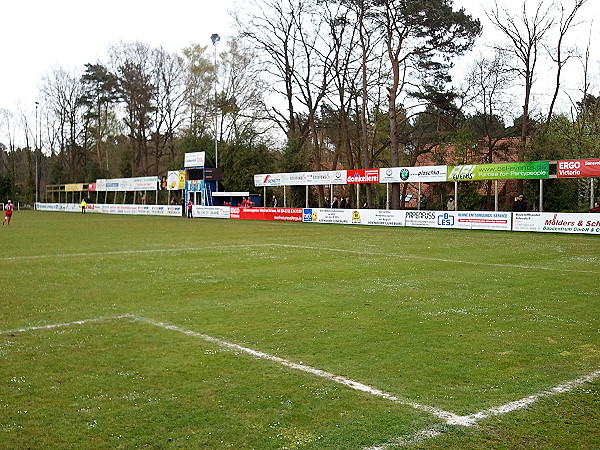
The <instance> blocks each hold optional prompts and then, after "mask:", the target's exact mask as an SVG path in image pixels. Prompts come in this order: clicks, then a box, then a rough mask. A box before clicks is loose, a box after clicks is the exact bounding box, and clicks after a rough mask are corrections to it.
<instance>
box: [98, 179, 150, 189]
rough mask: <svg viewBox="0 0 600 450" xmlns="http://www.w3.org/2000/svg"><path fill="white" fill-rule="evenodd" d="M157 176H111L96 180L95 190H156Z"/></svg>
mask: <svg viewBox="0 0 600 450" xmlns="http://www.w3.org/2000/svg"><path fill="white" fill-rule="evenodd" d="M157 189H158V177H135V178H112V179H108V180H96V191H98V192H102V191H109V192H129V191H156V190H157Z"/></svg>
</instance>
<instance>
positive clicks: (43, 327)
mask: <svg viewBox="0 0 600 450" xmlns="http://www.w3.org/2000/svg"><path fill="white" fill-rule="evenodd" d="M132 317H133V316H132V315H131V314H121V315H119V316H106V317H96V318H94V319H83V320H75V321H73V322H61V323H51V324H47V325H34V326H31V327H24V328H16V329H14V330H0V336H1V335H4V334H15V333H26V332H28V331H36V330H52V329H53V328H63V327H72V326H73V325H83V324H87V323H96V322H107V321H109V320H120V319H131V318H132Z"/></svg>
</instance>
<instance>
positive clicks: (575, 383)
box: [457, 370, 600, 426]
mask: <svg viewBox="0 0 600 450" xmlns="http://www.w3.org/2000/svg"><path fill="white" fill-rule="evenodd" d="M599 377H600V370H597V371H595V372H592V373H590V374H588V375H585V376H583V377H581V378H577V379H575V380H571V381H567V382H566V383H563V384H559V385H558V386H554V387H553V388H550V389H548V390H546V391H543V392H540V393H538V394H533V395H530V396H529V397H525V398H522V399H520V400H516V401H514V402H509V403H506V404H504V405H501V406H497V407H495V408H489V409H485V410H483V411H479V412H478V413H475V414H471V415H468V416H462V417H459V422H458V423H457V424H458V425H466V426H470V425H474V424H475V423H476V422H478V421H479V420H481V419H485V418H487V417H491V416H500V415H502V414H506V413H509V412H512V411H516V410H519V409H523V408H526V407H527V406H529V405H531V404H532V403H534V402H536V401H538V400H539V399H541V398H545V397H551V396H553V395H557V394H564V393H566V392H570V391H572V390H574V389H577V388H578V387H580V386H582V385H584V384H585V383H591V382H592V381H594V380H596V379H597V378H599Z"/></svg>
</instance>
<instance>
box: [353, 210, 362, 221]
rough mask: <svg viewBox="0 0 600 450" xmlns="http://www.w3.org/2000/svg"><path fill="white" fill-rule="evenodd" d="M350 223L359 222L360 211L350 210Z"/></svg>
mask: <svg viewBox="0 0 600 450" xmlns="http://www.w3.org/2000/svg"><path fill="white" fill-rule="evenodd" d="M352 223H360V212H358V211H352Z"/></svg>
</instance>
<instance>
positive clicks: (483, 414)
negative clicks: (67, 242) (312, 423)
mask: <svg viewBox="0 0 600 450" xmlns="http://www.w3.org/2000/svg"><path fill="white" fill-rule="evenodd" d="M119 319H130V320H132V321H137V322H142V323H146V324H150V325H154V326H157V327H160V328H163V329H165V330H170V331H175V332H178V333H182V334H185V335H187V336H192V337H196V338H200V339H203V340H205V341H207V342H210V343H213V344H216V345H219V346H221V347H225V348H229V349H231V350H236V351H238V352H243V353H247V354H248V355H250V356H252V357H254V358H257V359H264V360H268V361H272V362H275V363H278V364H281V365H283V366H285V367H289V368H291V369H296V370H299V371H302V372H305V373H308V374H311V375H315V376H318V377H321V378H324V379H327V380H329V381H333V382H335V383H338V384H341V385H344V386H347V387H349V388H351V389H355V390H357V391H361V392H365V393H367V394H371V395H373V396H376V397H380V398H384V399H386V400H390V401H392V402H395V403H398V404H401V405H405V406H410V407H412V408H414V409H416V410H418V411H422V412H427V413H429V414H431V415H433V416H435V417H437V418H438V419H441V420H442V421H443V422H445V424H446V425H449V426H465V427H471V426H475V425H476V424H477V422H478V421H480V420H482V419H486V418H488V417H492V416H500V415H502V414H507V413H510V412H512V411H516V410H519V409H524V408H526V407H527V406H529V405H531V404H532V403H535V402H536V401H538V400H540V399H542V398H545V397H551V396H554V395H558V394H564V393H567V392H570V391H572V390H574V389H576V388H579V387H580V386H582V385H584V384H585V383H591V382H593V381H595V380H596V379H598V378H600V369H599V370H596V371H595V372H592V373H590V374H588V375H585V376H583V377H580V378H576V379H574V380H571V381H568V382H565V383H562V384H559V385H558V386H554V387H552V388H550V389H547V390H545V391H543V392H540V393H537V394H533V395H530V396H528V397H525V398H522V399H520V400H516V401H513V402H509V403H506V404H504V405H500V406H497V407H494V408H489V409H485V410H482V411H479V412H477V413H474V414H469V415H466V416H459V415H458V414H454V413H452V412H450V411H444V410H442V409H439V408H436V407H433V406H427V405H422V404H420V403H416V402H412V401H410V400H406V399H401V398H399V397H397V396H395V395H393V394H390V393H387V392H384V391H381V390H379V389H377V388H374V387H371V386H368V385H366V384H363V383H360V382H358V381H354V380H351V379H350V378H346V377H343V376H340V375H335V374H333V373H330V372H326V371H324V370H321V369H316V368H314V367H311V366H307V365H306V364H302V363H295V362H292V361H289V360H287V359H284V358H280V357H278V356H273V355H269V354H268V353H264V352H261V351H258V350H253V349H251V348H248V347H244V346H242V345H239V344H234V343H231V342H227V341H225V340H223V339H219V338H215V337H212V336H209V335H207V334H203V333H199V332H197V331H192V330H187V329H185V328H182V327H180V326H177V325H172V324H168V323H166V322H161V321H158V320H154V319H150V318H147V317H142V316H138V315H135V314H122V315H118V316H108V317H98V318H94V319H84V320H76V321H73V322H63V323H54V324H47V325H39V326H31V327H25V328H19V329H15V330H0V335H5V334H13V333H22V332H27V331H35V330H51V329H54V328H60V327H69V326H73V325H83V324H88V323H97V322H104V321H109V320H119ZM442 433H443V429H442V427H440V426H433V427H430V428H427V429H423V430H421V431H418V432H417V433H415V434H413V435H412V436H408V437H407V436H404V437H399V438H397V439H394V440H393V441H390V442H388V443H384V444H380V445H376V446H372V447H365V449H364V450H385V449H387V448H389V447H393V446H410V445H414V444H417V443H419V442H422V441H424V440H427V439H431V438H435V437H437V436H439V435H441V434H442Z"/></svg>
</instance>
